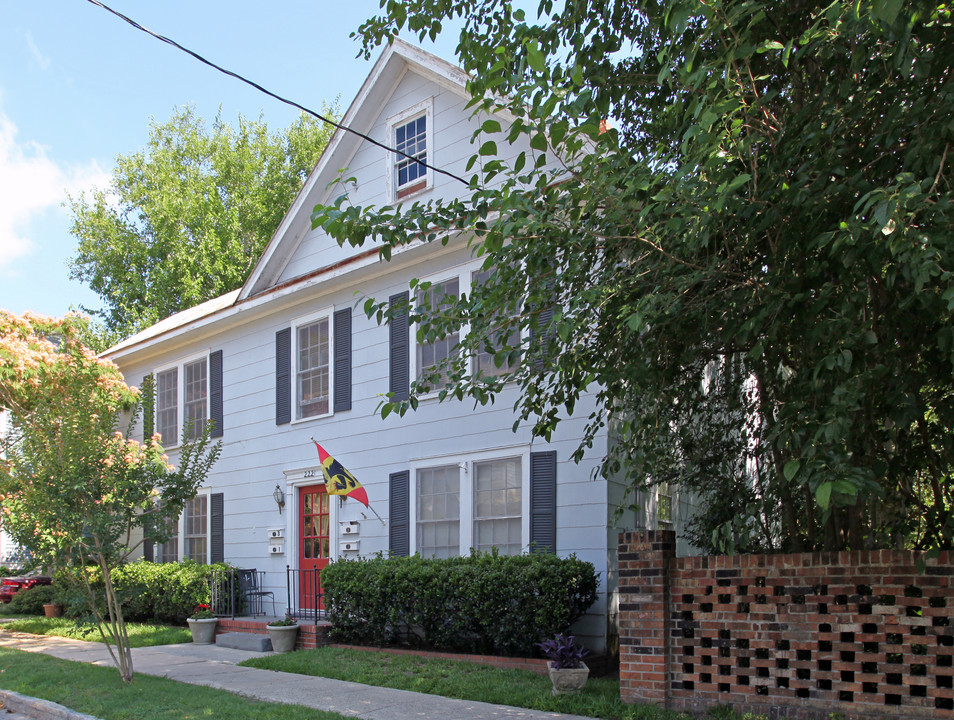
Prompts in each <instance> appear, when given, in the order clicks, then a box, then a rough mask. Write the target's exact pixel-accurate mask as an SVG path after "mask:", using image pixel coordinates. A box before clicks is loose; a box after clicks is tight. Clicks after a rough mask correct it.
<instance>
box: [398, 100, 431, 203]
mask: <svg viewBox="0 0 954 720" xmlns="http://www.w3.org/2000/svg"><path fill="white" fill-rule="evenodd" d="M433 120H434V112H433V99H432V98H428V99H427V100H425V101H424V102H421V103H418V104H416V105H414V106H413V107H410V108H407V109H406V110H404V111H403V112H401V113H399V114H397V115H395V116H393V117H390V118H388V121H387V124H388V131H389V133H390V141H391V143H392V147H393V148H394V149H395V150H399V151H400V152H402V153H404V155H399V154H398V153H396V152H390V153H388V184H389V185H390V194H391V198H392V200H402V199H404V198H406V197H409V196H411V195H414V194H416V193H418V192H420V191H421V190H425V189H427V188H428V187H429V186H430V185H431V172H430V170H429V169H428V168H427V166H426V165H423V164H422V163H428V164H430V163H433V154H432V153H433V150H432V148H433V146H434V123H433ZM405 155H406V156H407V157H405Z"/></svg>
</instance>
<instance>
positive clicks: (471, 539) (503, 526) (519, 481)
mask: <svg viewBox="0 0 954 720" xmlns="http://www.w3.org/2000/svg"><path fill="white" fill-rule="evenodd" d="M526 470H527V457H526V456H525V454H520V455H517V456H511V457H488V456H487V453H484V454H482V455H481V456H480V457H479V458H473V459H471V458H468V459H466V460H462V461H452V462H445V463H440V464H435V465H430V464H425V465H421V466H418V467H416V468H415V469H414V473H413V475H412V477H413V483H414V485H413V492H414V503H413V506H414V511H415V518H414V523H415V532H414V538H415V548H414V549H415V551H416V552H418V553H420V554H421V555H422V556H424V557H439V558H446V557H456V556H458V555H463V554H466V553H467V552H468V551H469V550H470V548H474V549H477V550H481V551H490V550H492V549H493V548H496V549H497V551H498V552H499V553H500V554H502V555H519V554H520V553H521V552H523V550H524V548H526V547H527V546H528V538H529V529H528V519H527V513H526V512H525V509H526V507H527V505H528V503H527V499H526V498H525V497H524V496H525V494H527V492H528V484H527V478H525V477H524V474H525V471H526Z"/></svg>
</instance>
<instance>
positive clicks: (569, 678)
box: [549, 663, 590, 695]
mask: <svg viewBox="0 0 954 720" xmlns="http://www.w3.org/2000/svg"><path fill="white" fill-rule="evenodd" d="M549 667H550V682H551V683H552V684H553V694H554V695H574V694H576V693H578V692H580V690H582V689H583V686H584V685H586V679H587V678H588V677H589V676H590V669H589V668H588V667H586V663H580V667H578V668H562V669H560V670H554V669H553V663H550V665H549Z"/></svg>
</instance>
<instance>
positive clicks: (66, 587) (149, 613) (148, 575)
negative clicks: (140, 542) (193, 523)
mask: <svg viewBox="0 0 954 720" xmlns="http://www.w3.org/2000/svg"><path fill="white" fill-rule="evenodd" d="M216 567H219V568H224V567H225V565H202V564H199V563H195V562H192V561H190V560H186V561H183V562H180V563H151V562H146V561H144V560H140V561H137V562H134V563H129V564H128V565H123V566H121V567H118V568H116V569H114V570H113V571H112V573H111V578H112V581H113V587H114V588H115V590H116V593H117V595H118V596H119V598H120V599H121V601H122V605H123V616H124V617H125V619H126V620H132V621H141V622H166V623H169V622H172V623H175V622H179V623H181V622H184V620H185V618H187V617H188V616H189V615H191V614H192V612H193V610H195V606H196V605H199V604H200V603H208V602H209V579H210V576H211V573H212V569H213V568H216ZM90 572H91V574H92V577H93V578H94V581H93V590H94V592H95V593H96V595H97V597H98V598H101V599H102V607H105V590H104V585H103V580H102V575H101V574H100V573H99V570H98V569H96V568H90ZM54 582H55V584H56V586H57V597H58V599H59V600H60V602H62V603H63V605H64V607H65V611H64V612H65V615H66V616H67V617H74V618H84V617H86V616H88V615H89V614H90V613H89V608H88V606H87V604H86V593H85V591H84V590H83V588H82V586H81V584H80V583H81V582H82V581H81V580H80V579H79V578H78V577H76V576H75V574H73V573H72V571H70V570H66V571H60V572H58V573H57V575H56V579H55V581H54Z"/></svg>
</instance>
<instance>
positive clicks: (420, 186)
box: [394, 180, 431, 202]
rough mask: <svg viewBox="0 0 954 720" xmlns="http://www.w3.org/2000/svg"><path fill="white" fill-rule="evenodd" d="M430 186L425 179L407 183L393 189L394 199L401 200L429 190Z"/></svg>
mask: <svg viewBox="0 0 954 720" xmlns="http://www.w3.org/2000/svg"><path fill="white" fill-rule="evenodd" d="M430 188H431V186H430V184H429V183H428V182H427V181H426V180H422V181H421V182H418V183H415V184H414V185H407V186H405V187H403V188H399V189H398V190H396V191H395V193H394V201H395V202H403V201H404V200H407V199H408V198H411V197H415V196H417V195H420V194H422V193H424V192H426V191H427V190H430Z"/></svg>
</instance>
